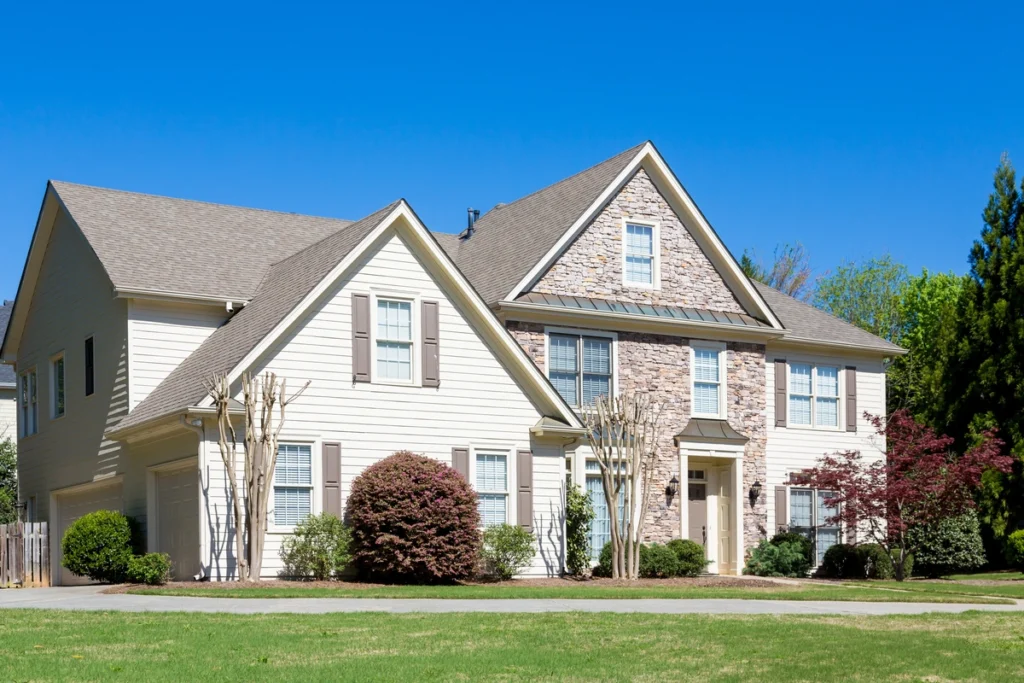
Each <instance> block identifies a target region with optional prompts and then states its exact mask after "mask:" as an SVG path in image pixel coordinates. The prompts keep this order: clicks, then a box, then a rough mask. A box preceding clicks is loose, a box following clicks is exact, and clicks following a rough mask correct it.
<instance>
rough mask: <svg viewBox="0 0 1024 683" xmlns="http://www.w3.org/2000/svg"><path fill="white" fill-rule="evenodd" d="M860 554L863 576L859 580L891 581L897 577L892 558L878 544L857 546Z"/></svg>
mask: <svg viewBox="0 0 1024 683" xmlns="http://www.w3.org/2000/svg"><path fill="white" fill-rule="evenodd" d="M857 550H858V552H859V553H860V563H861V567H862V574H861V576H860V577H859V578H868V579H882V580H885V581H887V580H889V579H892V578H893V577H894V576H896V570H895V569H894V565H893V562H892V556H891V555H890V554H889V553H887V552H885V548H883V547H882V546H880V545H878V544H877V543H866V544H864V545H861V546H857Z"/></svg>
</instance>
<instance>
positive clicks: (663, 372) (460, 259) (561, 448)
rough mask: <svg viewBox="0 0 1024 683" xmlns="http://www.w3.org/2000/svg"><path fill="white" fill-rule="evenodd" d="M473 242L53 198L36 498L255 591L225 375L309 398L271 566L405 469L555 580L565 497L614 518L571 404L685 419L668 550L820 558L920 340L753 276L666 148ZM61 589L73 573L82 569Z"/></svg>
mask: <svg viewBox="0 0 1024 683" xmlns="http://www.w3.org/2000/svg"><path fill="white" fill-rule="evenodd" d="M470 216H471V224H470V226H469V227H468V228H467V230H466V231H465V232H464V233H463V234H461V235H449V234H444V233H431V232H429V231H428V230H427V229H426V227H425V226H424V225H423V224H422V223H421V222H420V220H419V219H418V217H417V216H416V214H415V212H414V211H413V210H412V208H411V207H410V206H409V205H408V204H407V203H406V202H405V201H403V200H399V201H397V202H395V203H393V204H391V205H389V206H387V207H384V208H382V209H380V210H379V211H377V212H375V213H373V214H371V215H369V216H367V217H365V218H362V219H360V220H358V221H355V222H350V221H340V220H334V219H326V218H315V217H309V216H299V215H295V214H283V213H275V212H269V211H260V210H255V209H244V208H239V207H231V206H224V205H217V204H206V203H202V202H193V201H185V200H180V199H169V198H165V197H155V196H150V195H141V194H134V193H127V192H119V191H115V190H105V189H99V188H92V187H85V186H81V185H73V184H68V183H60V182H51V183H49V184H48V186H47V189H46V193H45V196H44V199H43V204H42V208H41V211H40V216H39V220H38V223H37V226H36V232H35V235H34V237H33V240H32V245H31V247H30V250H29V254H28V258H27V261H26V266H25V272H24V275H23V278H22V282H21V286H20V288H19V292H18V296H17V298H16V300H15V305H14V308H13V311H12V314H11V322H10V326H9V329H8V332H7V335H6V337H5V339H4V341H3V347H2V351H0V353H2V359H3V361H4V362H5V363H11V364H14V366H15V369H16V371H17V377H18V380H19V382H20V386H21V387H22V392H21V393H22V396H23V401H22V404H21V405H20V406H19V453H20V454H22V457H21V458H19V482H20V487H21V490H20V495H21V498H22V500H23V501H24V502H25V503H26V505H27V509H28V511H29V515H30V518H31V519H40V520H50V522H51V525H52V528H53V529H54V531H55V532H56V533H54V534H53V535H52V536H53V539H52V542H51V545H52V549H51V552H52V553H53V557H54V558H55V560H57V561H55V562H54V566H55V567H56V566H59V543H58V542H57V541H58V539H59V537H60V535H61V534H62V532H63V530H64V529H66V528H67V525H68V524H70V523H71V522H72V521H73V520H74V519H77V517H79V516H81V515H82V514H85V513H86V512H89V511H91V510H95V509H100V508H113V509H120V510H123V511H124V512H125V513H126V514H129V515H132V516H134V517H136V518H137V519H138V520H139V521H140V523H141V524H142V526H143V528H144V529H145V532H146V537H147V543H148V545H149V547H150V549H151V550H154V551H161V552H166V553H168V554H170V556H171V558H172V562H173V566H174V570H173V571H174V574H175V576H176V577H178V578H187V577H191V576H205V577H210V578H212V579H228V578H231V577H232V576H233V575H234V557H233V543H232V541H231V533H232V530H231V528H230V524H229V517H230V502H229V498H228V493H227V486H226V481H225V476H224V467H223V463H222V461H221V456H220V453H219V449H218V446H217V434H216V430H217V427H216V421H215V419H214V415H213V410H212V408H211V401H210V399H209V397H208V396H207V395H206V390H205V388H204V380H206V379H208V378H209V377H210V376H211V375H213V374H215V373H227V375H228V377H229V379H230V380H231V381H232V382H235V383H236V386H237V381H238V380H239V378H240V377H241V375H242V373H243V372H247V371H248V372H263V371H265V370H271V371H274V372H277V373H278V374H279V375H282V376H284V377H286V378H287V379H288V382H289V384H290V385H293V386H295V385H297V383H302V382H305V381H306V380H310V381H311V385H310V388H309V390H308V391H307V392H306V393H305V394H304V395H303V397H302V398H301V399H300V400H299V401H297V402H296V403H294V404H293V405H292V406H291V407H290V408H289V412H288V417H287V422H286V425H285V432H284V433H283V434H282V445H281V450H280V454H279V459H278V466H277V470H276V472H275V479H274V494H273V504H272V505H273V509H272V510H271V520H270V534H269V536H268V543H267V556H266V557H265V562H264V571H265V573H266V574H267V575H268V576H273V575H276V573H277V572H278V571H279V569H280V566H281V565H280V560H279V558H278V548H279V543H280V540H281V539H282V538H283V537H284V536H285V535H286V534H288V533H289V532H290V531H291V529H292V528H293V527H294V525H295V523H296V522H297V521H299V520H300V519H302V518H303V517H304V516H305V515H306V514H309V513H310V512H314V513H315V512H319V511H322V510H326V511H331V512H335V513H339V514H340V513H341V511H342V509H343V506H344V502H345V499H346V497H347V494H348V491H349V488H350V486H351V483H352V481H353V479H354V478H355V477H356V476H358V474H359V473H360V472H361V471H362V470H363V469H364V468H365V467H367V466H368V465H369V464H371V463H373V462H376V461H378V460H380V459H381V458H383V457H386V456H387V455H389V454H390V453H392V452H394V451H396V450H400V449H409V450H413V451H416V452H422V453H425V454H426V455H428V456H430V457H434V458H437V459H440V460H443V461H446V462H450V463H451V464H452V465H453V466H454V467H456V468H457V469H459V470H460V471H462V472H463V473H464V474H465V475H466V476H467V478H468V479H469V481H470V482H471V483H473V484H474V485H475V486H476V488H477V491H478V495H479V497H480V510H481V515H482V518H483V521H484V523H487V524H490V523H497V522H506V521H507V522H510V523H519V524H522V525H526V526H529V527H531V528H532V529H533V531H534V533H535V534H536V536H537V553H536V556H535V558H534V561H533V563H532V564H531V566H530V567H529V568H528V569H527V570H525V572H524V575H527V576H549V575H557V574H558V573H559V572H560V571H561V569H562V566H563V561H564V558H563V546H564V543H563V537H564V530H563V527H562V506H563V501H564V492H565V485H566V482H575V483H577V484H579V485H580V486H582V487H584V488H585V489H586V490H587V491H589V492H590V493H591V495H592V498H593V499H594V501H595V503H596V506H597V508H598V513H599V517H598V520H597V522H596V523H595V525H594V527H595V528H594V533H593V538H592V541H593V545H594V546H595V548H598V549H599V548H600V546H601V545H602V544H603V542H604V541H605V540H606V539H607V537H608V525H609V523H610V517H611V515H610V512H609V511H608V510H606V509H605V506H604V504H603V497H602V496H601V495H600V492H599V484H598V485H595V483H596V482H597V480H596V479H595V477H594V475H595V474H596V471H595V466H596V463H595V462H594V460H593V458H592V454H591V453H590V451H589V447H588V446H587V444H586V437H585V434H586V431H585V430H584V429H583V425H582V422H581V419H580V416H579V410H580V407H581V406H582V405H584V404H586V402H588V401H590V400H592V399H593V397H594V396H597V395H600V394H605V393H607V392H620V391H623V390H628V389H640V390H644V391H649V392H652V393H653V395H654V396H656V397H657V399H658V400H659V401H661V402H663V403H664V405H665V411H664V417H663V436H662V439H661V442H660V448H659V459H658V463H657V476H656V478H655V488H656V491H655V494H656V495H655V497H656V501H655V504H654V505H652V507H651V511H650V517H649V519H648V525H647V530H648V537H649V538H650V539H651V540H658V541H665V540H669V539H671V538H678V537H688V538H693V539H695V540H697V541H699V542H702V543H704V544H705V545H706V547H707V550H708V555H709V559H710V560H711V561H712V564H711V565H710V570H711V571H713V572H717V573H721V574H731V573H737V572H739V571H740V570H741V569H742V565H743V558H744V555H745V553H746V552H747V551H748V550H749V548H751V547H752V546H753V545H755V544H756V543H757V542H758V540H759V539H760V538H762V537H764V536H765V535H770V534H771V533H773V532H774V531H775V530H776V529H777V528H779V527H792V528H795V529H798V530H801V531H803V532H804V533H807V534H808V535H810V536H811V537H812V538H813V540H814V541H815V547H816V552H817V554H818V555H819V557H820V555H821V554H822V553H823V552H824V549H825V548H826V547H827V546H828V545H829V544H831V543H833V542H836V541H837V540H838V539H839V538H840V533H841V530H839V529H832V528H829V527H828V526H826V525H825V523H824V522H825V520H824V514H823V505H822V501H823V500H824V499H825V497H827V496H828V495H829V494H828V492H825V491H813V490H809V489H806V488H804V487H801V486H800V485H799V474H800V472H801V471H802V470H804V469H806V468H808V467H810V466H812V465H813V463H814V461H815V460H816V458H817V457H818V456H819V455H821V454H823V453H826V452H831V451H835V450H840V449H848V448H857V449H860V450H861V451H863V452H865V453H867V454H868V455H869V456H870V455H875V456H877V457H881V454H882V452H883V450H884V443H882V442H881V441H880V440H879V439H878V437H877V436H876V435H875V434H874V433H873V430H872V429H871V428H870V426H869V424H868V423H867V422H866V421H865V419H864V417H863V413H864V412H865V411H866V412H871V413H881V412H882V411H883V410H884V405H885V373H884V367H885V366H884V362H885V359H886V358H887V357H891V356H893V355H896V354H899V353H901V352H902V351H901V349H899V347H896V346H893V345H891V344H889V343H888V342H885V341H884V340H881V339H878V338H876V337H874V336H872V335H870V334H867V333H865V332H863V331H861V330H859V329H857V328H854V327H852V326H850V325H847V324H845V323H843V322H841V321H838V320H836V319H834V318H832V317H830V316H828V315H826V314H824V313H822V312H820V311H817V310H816V309H813V308H811V307H809V306H806V305H804V304H801V303H799V302H797V301H794V300H792V299H790V298H789V297H786V296H785V295H783V294H781V293H779V292H776V291H774V290H772V289H770V288H767V287H764V286H762V285H758V284H755V283H752V282H751V281H749V280H748V279H747V278H746V277H745V276H744V275H743V273H742V272H741V270H740V269H739V267H738V265H737V263H736V261H735V259H734V258H733V257H732V256H731V254H730V253H729V251H728V250H727V249H726V247H725V246H724V244H722V242H721V240H720V239H719V237H718V236H717V234H716V233H715V232H714V230H713V229H712V228H711V226H710V225H709V224H708V222H707V220H706V219H705V218H704V216H703V215H702V214H701V213H700V211H699V210H698V209H697V207H696V205H695V204H694V202H693V200H692V199H691V198H690V197H689V195H688V194H687V193H686V191H685V190H684V189H683V187H682V186H681V185H680V183H679V181H678V180H677V178H676V176H675V175H674V174H673V173H672V171H671V170H670V169H669V167H668V166H667V164H666V163H665V161H664V160H663V159H662V158H661V156H660V154H659V153H658V151H657V149H656V148H655V147H654V145H653V144H651V143H649V142H648V143H644V144H642V145H639V146H637V147H634V148H632V149H629V150H626V151H625V152H623V153H621V154H619V155H617V156H615V157H613V158H611V159H609V160H607V161H605V162H603V163H601V164H598V165H597V166H594V167H592V168H590V169H588V170H586V171H583V172H581V173H579V174H577V175H575V176H573V177H571V178H568V179H566V180H564V181H561V182H559V183H556V184H554V185H552V186H550V187H547V188H544V189H542V190H540V191H538V192H535V193H533V194H531V195H529V196H527V197H525V198H523V199H520V200H518V201H514V202H511V203H509V204H505V205H499V206H498V207H495V208H494V209H492V210H491V211H489V212H487V213H485V214H484V215H483V216H481V217H480V218H479V219H478V220H476V221H475V222H474V221H473V220H472V214H470ZM55 580H57V581H59V582H62V583H73V582H76V581H80V580H81V579H80V578H79V577H75V576H74V575H71V574H69V573H68V572H66V571H62V572H61V574H60V575H59V576H55Z"/></svg>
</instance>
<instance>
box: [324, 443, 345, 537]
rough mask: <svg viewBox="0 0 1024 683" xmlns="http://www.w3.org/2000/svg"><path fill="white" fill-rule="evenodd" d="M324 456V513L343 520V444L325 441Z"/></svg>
mask: <svg viewBox="0 0 1024 683" xmlns="http://www.w3.org/2000/svg"><path fill="white" fill-rule="evenodd" d="M323 456H324V469H323V476H324V512H329V513H331V514H332V515H334V516H335V517H337V518H338V519H341V444H340V443H338V442H336V441H325V442H324V445H323Z"/></svg>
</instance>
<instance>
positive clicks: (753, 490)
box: [750, 481, 761, 507]
mask: <svg viewBox="0 0 1024 683" xmlns="http://www.w3.org/2000/svg"><path fill="white" fill-rule="evenodd" d="M760 497H761V482H760V481H755V482H754V485H753V486H751V487H750V506H751V507H753V506H754V505H755V504H756V503H757V499H758V498H760Z"/></svg>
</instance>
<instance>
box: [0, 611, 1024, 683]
mask: <svg viewBox="0 0 1024 683" xmlns="http://www.w3.org/2000/svg"><path fill="white" fill-rule="evenodd" d="M0 643H3V645H2V647H0V672H3V674H2V678H3V679H4V680H19V681H25V680H32V681H41V680H62V681H63V680H69V681H70V680H110V681H147V682H149V681H175V682H178V681H206V680H216V681H220V680H275V681H310V680H334V681H349V680H360V681H366V680H369V681H435V680H441V681H453V680H459V681H466V680H484V681H527V680H550V681H559V680H562V681H587V680H601V681H620V680H621V681H626V680H630V681H637V680H641V681H651V680H692V681H704V680H716V681H748V680H763V681H832V680H893V681H908V680H934V681H938V680H942V681H946V680H961V679H969V680H975V681H979V680H984V681H1012V680H1020V679H1021V677H1022V676H1024V619H1022V618H1021V617H1020V616H1019V615H1009V614H997V613H993V614H982V613H969V614H965V615H924V616H913V617H909V616H900V617H822V616H807V617H804V616H779V617H773V616H705V615H685V616H674V615H638V614H616V615H611V614H581V613H563V614H514V615H503V614H429V615H424V614H410V615H386V614H333V615H293V614H274V615H244V616H243V615H226V614H180V613H166V614H152V613H149V614H147V613H109V612H54V611H35V610H20V611H6V612H4V611H0Z"/></svg>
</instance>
